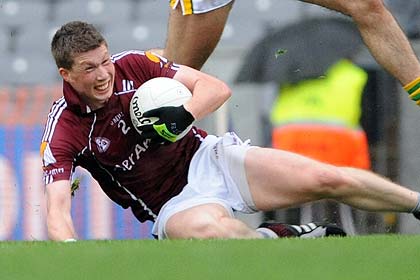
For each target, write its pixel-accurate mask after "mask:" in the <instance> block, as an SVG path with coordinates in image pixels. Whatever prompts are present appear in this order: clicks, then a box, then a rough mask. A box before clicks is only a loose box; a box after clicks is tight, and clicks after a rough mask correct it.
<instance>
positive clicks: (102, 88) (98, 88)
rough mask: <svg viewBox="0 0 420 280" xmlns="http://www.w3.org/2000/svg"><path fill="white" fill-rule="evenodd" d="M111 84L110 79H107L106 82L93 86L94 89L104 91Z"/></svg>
mask: <svg viewBox="0 0 420 280" xmlns="http://www.w3.org/2000/svg"><path fill="white" fill-rule="evenodd" d="M110 84H111V80H109V81H107V82H106V83H103V84H100V85H96V86H95V87H94V88H95V90H96V91H98V92H101V93H104V92H107V91H108V89H109V87H110Z"/></svg>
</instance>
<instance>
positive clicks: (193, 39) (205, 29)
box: [163, 2, 233, 69]
mask: <svg viewBox="0 0 420 280" xmlns="http://www.w3.org/2000/svg"><path fill="white" fill-rule="evenodd" d="M232 5H233V2H231V3H230V4H228V5H226V6H223V7H221V8H218V9H216V10H213V11H211V12H208V13H203V14H193V15H186V16H183V15H182V11H181V7H180V5H178V6H177V8H176V9H175V10H171V13H170V16H169V23H168V35H167V40H166V46H165V49H164V52H163V55H164V56H165V57H166V58H168V59H169V60H172V61H175V62H176V63H179V64H184V65H187V66H190V67H193V68H195V69H201V67H202V66H203V65H204V63H205V62H206V60H207V59H208V57H209V56H210V55H211V53H212V52H213V50H214V49H215V47H216V45H217V43H218V42H219V40H220V37H221V35H222V33H223V29H224V27H225V24H226V21H227V18H228V16H229V11H230V9H231V7H232Z"/></svg>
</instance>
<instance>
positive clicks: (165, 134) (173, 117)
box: [141, 105, 194, 142]
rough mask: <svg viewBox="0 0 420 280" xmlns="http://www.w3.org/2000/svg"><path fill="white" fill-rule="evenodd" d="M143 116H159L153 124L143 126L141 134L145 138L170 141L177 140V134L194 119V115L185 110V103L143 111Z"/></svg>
mask: <svg viewBox="0 0 420 280" xmlns="http://www.w3.org/2000/svg"><path fill="white" fill-rule="evenodd" d="M143 117H145V118H151V117H155V118H158V120H157V121H156V122H154V123H153V124H150V125H145V126H142V127H141V131H142V134H141V135H142V136H143V137H144V138H150V139H152V141H161V140H163V139H164V140H167V141H169V142H175V141H176V139H177V136H178V135H179V134H181V133H182V132H183V131H184V130H185V129H186V128H187V127H188V126H189V125H191V124H192V123H193V121H194V117H193V115H192V114H191V113H190V112H188V111H187V110H185V108H184V106H183V105H181V106H178V107H176V106H166V107H160V108H156V109H153V110H150V111H147V112H145V113H143ZM162 138H163V139H162ZM161 142H162V141H161Z"/></svg>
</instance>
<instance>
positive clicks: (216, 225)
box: [190, 213, 226, 239]
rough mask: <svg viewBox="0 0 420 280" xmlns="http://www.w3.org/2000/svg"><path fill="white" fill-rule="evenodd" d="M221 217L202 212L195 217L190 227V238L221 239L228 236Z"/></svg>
mask: <svg viewBox="0 0 420 280" xmlns="http://www.w3.org/2000/svg"><path fill="white" fill-rule="evenodd" d="M220 220H221V218H219V217H215V216H214V215H211V214H208V213H201V214H200V215H198V216H197V217H196V219H194V221H193V222H192V224H191V227H190V235H191V236H190V238H197V239H216V238H217V239H219V238H225V237H226V229H225V228H224V227H223V224H222V223H221V222H220Z"/></svg>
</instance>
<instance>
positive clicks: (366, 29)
mask: <svg viewBox="0 0 420 280" xmlns="http://www.w3.org/2000/svg"><path fill="white" fill-rule="evenodd" d="M302 1H303V2H307V3H313V4H316V5H319V6H323V7H326V8H329V9H332V10H336V11H339V12H342V13H344V14H346V15H349V16H351V17H352V18H353V20H354V22H355V23H356V25H357V26H358V28H359V31H360V34H361V36H362V38H363V40H364V42H365V44H366V46H367V47H368V48H369V50H370V52H371V53H372V55H373V56H374V57H375V59H376V60H377V61H378V63H379V64H381V65H382V67H383V68H384V69H386V70H387V71H388V72H389V73H390V74H391V75H393V76H394V77H395V78H397V79H398V80H399V81H400V82H401V84H402V85H407V84H408V83H410V82H411V81H413V80H415V79H416V78H418V77H419V76H420V64H419V62H418V59H417V57H416V55H415V53H414V51H413V49H412V47H411V45H410V43H409V41H408V39H407V37H406V36H405V34H404V32H403V31H402V30H401V28H400V26H399V24H398V23H397V21H396V20H395V18H394V17H393V16H392V14H391V13H390V12H389V10H388V9H387V8H386V7H385V5H384V3H383V1H382V0H353V1H348V0H302Z"/></svg>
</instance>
